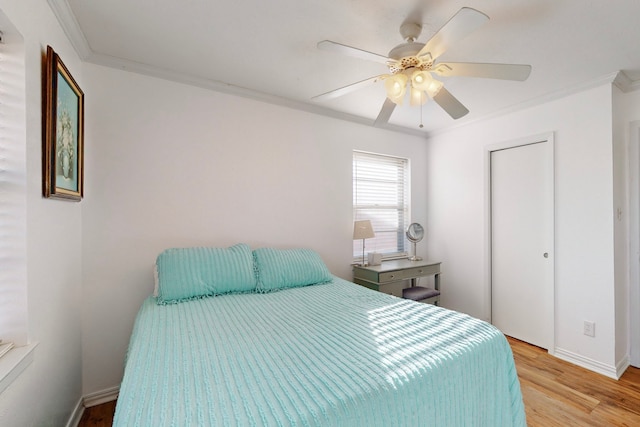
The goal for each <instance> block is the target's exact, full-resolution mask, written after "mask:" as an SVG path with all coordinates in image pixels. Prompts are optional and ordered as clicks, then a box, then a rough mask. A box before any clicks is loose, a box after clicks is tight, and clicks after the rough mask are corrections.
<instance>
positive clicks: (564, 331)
mask: <svg viewBox="0 0 640 427" xmlns="http://www.w3.org/2000/svg"><path fill="white" fill-rule="evenodd" d="M549 132H554V138H555V153H554V154H555V251H554V252H555V253H554V252H552V253H551V256H555V268H556V271H555V313H556V318H555V340H556V342H555V345H556V353H562V354H563V355H564V356H565V357H566V356H568V355H569V356H574V358H575V359H576V360H574V361H576V362H582V363H583V364H586V365H590V367H591V368H593V367H596V368H602V370H604V371H607V372H608V373H609V374H611V373H612V371H613V372H615V366H616V364H617V363H618V362H619V360H616V357H617V355H616V351H615V340H616V333H615V332H616V331H615V327H616V310H615V292H614V287H615V286H614V279H615V277H614V212H613V210H614V209H613V206H614V191H613V186H614V182H613V142H612V89H611V85H610V84H603V85H601V86H599V87H596V88H592V89H588V90H585V91H583V92H581V93H577V94H574V95H570V96H567V97H565V98H562V99H558V100H554V101H551V102H548V103H545V104H543V105H540V106H537V107H532V108H529V109H526V110H522V111H518V112H514V113H511V114H508V115H505V116H502V117H497V118H493V119H489V120H485V121H482V122H478V123H473V124H469V125H467V126H464V127H459V128H457V129H452V130H450V131H449V132H446V133H441V134H437V135H434V136H433V137H432V138H431V139H430V141H429V148H428V156H427V158H428V167H427V169H428V171H429V176H428V179H427V182H428V192H427V199H428V200H429V204H428V210H427V218H428V223H427V224H428V226H429V228H430V229H431V230H432V235H431V238H430V239H428V251H429V253H430V255H431V256H432V257H435V258H438V259H440V260H442V261H443V266H444V267H443V268H444V270H445V275H446V276H445V277H446V281H447V282H446V283H447V288H446V290H445V291H444V292H443V298H442V301H443V305H445V306H447V307H451V308H453V309H456V310H460V311H463V312H467V313H470V314H472V315H474V316H477V317H480V318H485V319H486V318H488V316H489V305H488V304H489V301H487V300H486V298H485V296H486V295H487V294H488V286H489V284H488V283H487V282H486V280H485V277H486V271H485V270H486V269H485V256H486V255H487V254H485V248H486V236H485V234H484V232H485V223H486V219H485V212H484V205H483V202H484V192H485V188H484V173H485V171H484V164H483V153H484V149H485V147H486V146H487V145H491V144H494V143H498V142H503V141H509V140H517V139H520V138H523V137H526V136H529V135H536V134H544V133H549ZM584 320H591V321H594V322H596V336H595V338H591V337H587V336H585V335H583V321H584Z"/></svg>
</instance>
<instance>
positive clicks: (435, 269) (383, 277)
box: [378, 264, 440, 283]
mask: <svg viewBox="0 0 640 427" xmlns="http://www.w3.org/2000/svg"><path fill="white" fill-rule="evenodd" d="M439 272H440V265H439V264H437V265H426V266H421V267H413V268H406V269H403V270H395V271H385V272H382V273H380V274H379V276H378V282H379V283H387V282H397V281H399V280H407V279H412V278H414V277H421V276H428V275H431V274H437V273H439Z"/></svg>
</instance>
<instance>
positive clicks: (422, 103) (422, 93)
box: [418, 92, 424, 129]
mask: <svg viewBox="0 0 640 427" xmlns="http://www.w3.org/2000/svg"><path fill="white" fill-rule="evenodd" d="M423 96H424V92H421V93H420V101H422V97H423ZM423 105H424V102H421V103H420V126H418V127H419V128H420V129H422V128H423V127H424V126H423V125H422V120H423V119H422V106H423Z"/></svg>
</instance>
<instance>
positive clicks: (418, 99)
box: [410, 87, 429, 107]
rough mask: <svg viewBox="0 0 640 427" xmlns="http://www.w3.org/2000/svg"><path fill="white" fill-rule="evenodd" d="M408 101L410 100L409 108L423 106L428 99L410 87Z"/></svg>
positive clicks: (421, 91)
mask: <svg viewBox="0 0 640 427" xmlns="http://www.w3.org/2000/svg"><path fill="white" fill-rule="evenodd" d="M410 99H411V106H412V107H418V106H420V105H423V104H424V103H425V102H427V100H429V97H428V96H427V94H426V93H425V92H424V91H423V90H419V89H416V88H414V87H412V88H411V98H410Z"/></svg>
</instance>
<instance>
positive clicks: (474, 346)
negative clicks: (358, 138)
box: [113, 245, 526, 426]
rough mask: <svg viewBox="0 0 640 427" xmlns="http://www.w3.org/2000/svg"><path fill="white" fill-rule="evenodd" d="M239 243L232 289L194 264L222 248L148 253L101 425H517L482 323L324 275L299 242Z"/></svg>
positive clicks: (506, 363)
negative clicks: (153, 290) (111, 406)
mask: <svg viewBox="0 0 640 427" xmlns="http://www.w3.org/2000/svg"><path fill="white" fill-rule="evenodd" d="M236 246H237V245H236ZM189 249H193V250H196V252H197V250H202V249H203V248H189ZM225 249H226V250H228V249H229V248H225ZM247 250H249V249H248V247H244V248H243V249H242V251H243V252H246V251H247ZM258 252H259V250H258ZM249 254H250V261H249V260H248V259H247V260H244V261H242V262H232V263H231V264H232V267H233V268H234V269H237V268H239V266H240V268H245V267H247V268H250V269H251V274H252V275H253V277H254V282H253V284H252V285H250V284H246V286H244V287H243V286H241V287H240V288H239V289H238V288H237V286H236V285H234V286H231V288H232V290H229V288H230V286H229V280H231V281H233V280H234V277H233V276H234V275H235V274H236V273H233V272H232V273H230V274H226V275H225V274H222V276H223V277H221V278H220V279H219V280H217V281H216V280H214V279H212V278H211V277H208V276H207V275H211V274H213V275H220V273H219V270H220V268H223V269H224V268H227V267H229V265H228V264H229V261H228V260H217V261H215V262H214V261H211V260H210V259H206V257H204V258H203V257H201V256H197V257H195V258H197V259H196V261H194V262H192V261H188V262H186V263H187V264H191V267H187V268H185V267H184V265H182V264H185V261H184V259H186V258H194V257H193V256H188V257H184V256H183V257H179V258H181V260H180V262H177V263H175V262H174V263H173V265H170V266H169V267H166V265H167V264H171V263H164V267H163V263H162V262H161V257H159V258H158V263H157V264H158V267H159V278H160V289H159V291H158V293H159V294H158V295H157V296H150V297H149V298H148V299H147V300H145V301H144V303H143V304H142V307H141V308H140V311H139V313H138V315H137V318H136V321H135V325H134V329H133V332H132V335H131V340H130V344H129V349H128V353H127V359H126V364H125V372H124V377H123V381H122V384H121V387H120V395H119V397H118V402H117V407H116V413H115V418H114V424H113V425H114V426H426V425H429V426H526V421H525V414H524V407H523V402H522V395H521V392H520V385H519V382H518V377H517V374H516V370H515V366H514V361H513V355H512V353H511V349H510V347H509V344H508V342H507V341H506V339H505V337H504V336H503V335H502V334H501V333H500V332H499V331H498V330H497V329H495V328H494V327H493V326H491V325H489V324H487V323H485V322H483V321H480V320H477V319H474V318H472V317H470V316H467V315H464V314H461V313H457V312H454V311H450V310H447V309H444V308H441V307H437V306H432V305H428V304H421V303H416V302H413V301H409V300H403V299H400V298H396V297H393V296H390V295H385V294H382V293H378V292H376V291H372V290H370V289H367V288H364V287H361V286H359V285H355V284H353V283H351V282H347V281H345V280H342V279H339V278H337V277H333V276H331V275H330V273H329V272H328V270H326V267H325V266H324V264H323V263H322V261H321V260H320V259H319V257H318V256H317V254H315V253H314V252H312V251H308V250H304V251H301V250H277V249H268V248H264V250H263V254H262V255H260V254H258V255H256V251H253V252H252V251H250V250H249ZM161 255H162V254H161ZM243 257H246V254H243ZM214 258H220V257H219V256H218V255H216V256H214ZM223 258H224V257H223ZM212 263H213V264H214V265H213V266H211V267H206V270H207V272H202V271H198V272H196V273H193V271H191V270H193V268H192V267H193V265H200V264H212ZM216 263H217V264H216ZM176 264H180V266H178V267H176ZM244 264H247V265H246V266H245V265H244ZM249 264H250V266H249ZM195 269H196V270H198V269H200V270H202V267H196V268H195ZM316 270H317V271H316ZM316 273H317V274H316ZM185 276H186V277H187V278H185ZM245 276H246V277H244V278H243V279H242V280H247V278H249V273H247V274H246V275H245ZM271 276H272V277H271ZM307 276H308V277H307ZM163 277H164V278H165V279H166V280H169V279H171V280H174V281H175V278H185V280H183V281H182V284H180V285H179V286H178V287H182V289H181V290H180V291H179V292H177V293H176V292H174V293H171V292H169V290H168V287H165V288H164V289H163V286H162V284H163ZM203 278H204V279H203ZM309 281H311V282H314V283H305V282H309ZM239 282H240V281H239ZM193 283H197V284H196V285H194V284H193ZM300 283H305V284H303V285H301V284H300ZM172 286H173V287H176V286H175V284H174V285H172ZM252 286H253V288H252ZM245 288H246V289H245Z"/></svg>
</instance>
